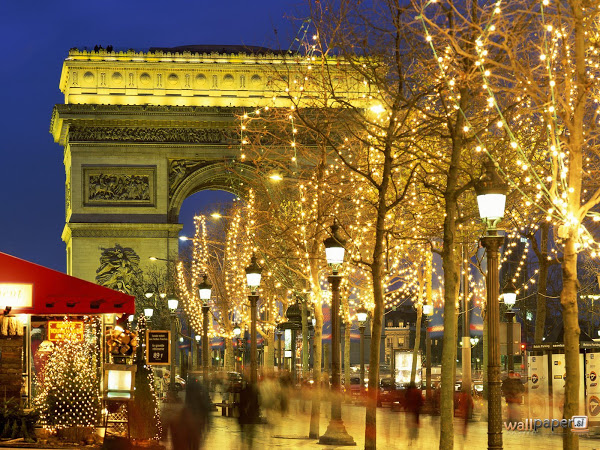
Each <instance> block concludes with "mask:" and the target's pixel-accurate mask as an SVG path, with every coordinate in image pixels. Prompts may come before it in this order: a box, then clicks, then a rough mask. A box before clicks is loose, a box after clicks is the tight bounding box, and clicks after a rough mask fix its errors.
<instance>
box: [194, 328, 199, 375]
mask: <svg viewBox="0 0 600 450" xmlns="http://www.w3.org/2000/svg"><path fill="white" fill-rule="evenodd" d="M194 340H195V341H196V366H195V369H196V370H198V368H199V367H200V335H199V334H196V335H194Z"/></svg>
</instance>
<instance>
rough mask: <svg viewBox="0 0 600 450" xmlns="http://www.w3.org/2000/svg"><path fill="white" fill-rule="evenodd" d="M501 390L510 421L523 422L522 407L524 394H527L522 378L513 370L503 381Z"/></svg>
mask: <svg viewBox="0 0 600 450" xmlns="http://www.w3.org/2000/svg"><path fill="white" fill-rule="evenodd" d="M501 389H502V395H504V398H505V399H506V406H507V407H508V421H509V422H511V423H512V422H519V421H520V420H521V413H520V405H521V400H522V397H523V392H525V387H524V386H523V383H522V382H521V377H520V376H519V375H518V374H516V373H514V372H513V371H512V370H511V371H510V372H509V373H508V377H506V378H505V379H504V380H503V381H502V387H501Z"/></svg>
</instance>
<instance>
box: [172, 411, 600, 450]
mask: <svg viewBox="0 0 600 450" xmlns="http://www.w3.org/2000/svg"><path fill="white" fill-rule="evenodd" d="M328 417H329V403H328V402H323V403H322V406H321V422H320V433H321V434H323V433H324V432H325V430H326V429H327V424H328V421H329V419H328ZM342 417H343V420H344V424H345V426H346V429H347V431H348V433H350V435H351V436H352V437H353V438H354V441H355V442H356V445H357V448H362V447H364V424H365V408H364V407H363V406H355V405H348V404H344V405H343V407H342ZM268 418H269V420H268V423H267V424H264V425H256V427H257V429H256V432H255V439H254V448H257V449H267V448H307V449H325V448H337V447H330V446H324V445H319V444H318V442H317V440H316V439H308V432H309V421H310V402H308V401H306V402H304V405H303V404H302V402H301V401H292V402H291V403H290V410H289V412H288V414H287V415H285V416H283V417H282V416H280V415H278V414H276V415H273V414H269V416H268ZM405 419H406V414H405V413H404V412H396V411H391V410H390V408H378V409H377V446H378V448H381V449H403V448H406V447H407V446H410V438H409V431H408V430H407V427H406V426H405ZM462 425H463V423H462V421H461V420H459V419H457V420H455V422H454V426H455V431H454V434H455V441H454V445H455V448H456V449H463V448H465V449H467V448H472V449H481V448H485V447H486V446H487V423H486V422H480V421H473V422H469V424H468V429H467V438H466V440H465V439H464V438H463V436H462ZM438 439H439V417H436V416H427V415H423V416H421V423H420V428H419V430H418V438H417V440H416V441H415V443H414V445H413V446H412V447H411V448H417V449H435V448H438V446H439V442H438ZM503 443H504V448H506V449H531V448H534V447H537V448H544V449H554V448H556V449H558V448H562V440H561V436H560V434H559V433H558V432H555V433H554V434H550V433H549V432H545V433H532V432H519V431H505V432H504V433H503ZM168 448H169V449H172V447H170V446H168ZM204 448H205V449H207V450H212V449H219V450H225V449H241V448H249V447H247V446H246V447H243V446H242V441H241V432H240V427H239V425H238V422H237V420H236V419H235V418H230V417H222V416H221V412H220V408H219V412H215V413H214V414H213V423H212V427H211V429H210V432H209V434H208V437H207V439H206V443H205V447H204ZM579 448H580V449H600V437H599V438H598V439H593V438H590V437H587V436H582V437H581V438H580V445H579ZM172 450H176V449H172Z"/></svg>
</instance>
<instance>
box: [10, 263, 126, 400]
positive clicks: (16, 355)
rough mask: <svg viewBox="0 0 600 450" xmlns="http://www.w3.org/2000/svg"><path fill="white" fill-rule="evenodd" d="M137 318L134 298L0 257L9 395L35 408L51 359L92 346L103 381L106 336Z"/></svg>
mask: <svg viewBox="0 0 600 450" xmlns="http://www.w3.org/2000/svg"><path fill="white" fill-rule="evenodd" d="M134 312H135V302H134V297H132V296H130V295H126V294H123V293H121V292H117V291H115V290H112V289H108V288H106V287H103V286H99V285H97V284H94V283H90V282H88V281H84V280H81V279H79V278H75V277H72V276H69V275H66V274H64V273H61V272H57V271H55V270H52V269H48V268H46V267H43V266H39V265H37V264H34V263H31V262H28V261H25V260H22V259H19V258H16V257H14V256H11V255H7V254H5V253H0V386H3V390H4V392H3V395H6V397H7V398H16V399H21V400H22V403H23V405H30V404H31V400H32V399H33V397H34V396H35V395H36V392H35V390H36V381H37V382H38V384H39V380H40V379H41V377H42V374H43V372H44V367H45V364H46V361H47V360H48V358H49V355H51V354H52V353H53V352H54V351H55V348H56V347H57V346H59V345H60V343H62V342H65V341H66V340H70V341H73V342H78V341H79V342H84V341H85V342H88V343H90V345H91V348H92V349H94V351H93V352H92V353H91V354H90V355H91V358H92V359H93V360H94V364H93V365H94V367H95V372H96V373H97V376H98V379H99V380H100V381H101V379H102V376H103V372H104V370H103V368H104V362H105V357H103V355H104V353H105V348H104V346H105V339H104V335H105V333H106V330H107V329H109V328H111V327H114V326H116V325H117V321H118V320H120V319H124V318H125V317H127V316H128V315H130V314H134ZM103 385H104V383H102V382H99V386H100V387H102V386H103ZM101 394H102V393H101Z"/></svg>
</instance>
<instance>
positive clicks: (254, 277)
mask: <svg viewBox="0 0 600 450" xmlns="http://www.w3.org/2000/svg"><path fill="white" fill-rule="evenodd" d="M261 274H262V268H261V267H260V266H259V265H258V263H257V262H256V256H255V255H252V259H251V260H250V265H249V266H248V267H246V281H247V283H248V287H249V288H250V295H249V296H248V300H250V322H251V323H250V382H251V383H252V384H256V382H257V381H258V363H257V356H258V351H257V349H256V304H257V303H258V294H257V292H258V287H259V286H260V279H261Z"/></svg>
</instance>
